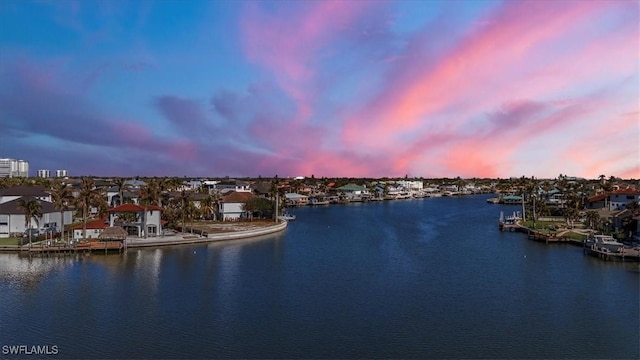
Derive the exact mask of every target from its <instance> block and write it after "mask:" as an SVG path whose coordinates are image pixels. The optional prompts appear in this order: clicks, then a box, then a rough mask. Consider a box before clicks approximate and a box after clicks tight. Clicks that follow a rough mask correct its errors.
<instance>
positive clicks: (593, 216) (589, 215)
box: [585, 210, 600, 230]
mask: <svg viewBox="0 0 640 360" xmlns="http://www.w3.org/2000/svg"><path fill="white" fill-rule="evenodd" d="M585 217H586V222H587V225H588V226H589V229H592V230H595V229H596V228H597V226H598V224H599V223H600V215H598V212H597V211H595V210H589V211H587V212H586V214H585Z"/></svg>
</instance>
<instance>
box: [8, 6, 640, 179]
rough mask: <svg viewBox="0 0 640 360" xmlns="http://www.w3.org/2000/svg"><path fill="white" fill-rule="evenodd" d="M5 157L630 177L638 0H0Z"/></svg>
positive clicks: (117, 169)
mask: <svg viewBox="0 0 640 360" xmlns="http://www.w3.org/2000/svg"><path fill="white" fill-rule="evenodd" d="M0 158H16V159H24V160H27V161H29V166H30V171H31V175H32V176H35V172H36V170H37V169H50V170H52V171H55V170H56V169H67V170H68V171H69V175H71V176H80V175H94V176H178V177H183V176H187V177H223V176H231V177H257V176H262V177H273V176H276V175H277V176H278V177H294V176H312V175H313V176H315V177H316V178H319V177H404V176H409V177H424V178H439V177H457V176H460V177H463V178H471V177H482V178H484V177H491V178H498V177H501V178H505V177H513V176H515V177H520V176H527V177H530V176H535V177H538V178H555V177H557V176H558V175H559V174H564V175H569V176H579V177H585V178H597V177H598V176H600V175H605V176H606V177H607V178H608V177H610V176H617V177H622V178H636V179H638V178H640V2H639V1H623V0H619V1H596V0H590V1H544V0H534V1H515V0H508V1H482V0H474V1H455V0H454V1H429V0H420V1H409V0H406V1H383V0H374V1H367V0H352V1H337V0H333V1H303V0H295V1H287V0H278V1H215V0H206V1H197V0H187V1H173V0H164V1H121V0H118V1H109V0H101V1H97V0H86V1H65V0H56V1H27V0H2V1H0Z"/></svg>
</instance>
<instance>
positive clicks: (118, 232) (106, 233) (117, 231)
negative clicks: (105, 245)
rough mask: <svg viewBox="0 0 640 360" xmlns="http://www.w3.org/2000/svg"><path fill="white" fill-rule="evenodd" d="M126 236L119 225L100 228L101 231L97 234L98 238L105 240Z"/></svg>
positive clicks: (120, 238) (124, 237) (121, 238)
mask: <svg viewBox="0 0 640 360" xmlns="http://www.w3.org/2000/svg"><path fill="white" fill-rule="evenodd" d="M126 238H127V231H126V230H125V229H123V228H121V227H120V226H110V227H108V228H105V229H104V230H102V233H101V234H100V235H98V239H107V240H124V239H126Z"/></svg>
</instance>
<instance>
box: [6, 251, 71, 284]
mask: <svg viewBox="0 0 640 360" xmlns="http://www.w3.org/2000/svg"><path fill="white" fill-rule="evenodd" d="M80 256H83V255H72V256H52V257H33V256H32V257H28V256H23V255H20V254H0V284H3V285H6V286H9V288H10V289H22V288H33V287H36V286H37V285H38V284H39V283H40V282H41V281H42V280H43V279H44V278H45V277H46V275H47V274H48V273H50V272H54V271H62V270H64V269H65V268H69V267H71V266H72V265H73V264H74V263H75V262H76V261H78V258H79V257H80Z"/></svg>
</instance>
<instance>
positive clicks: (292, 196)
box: [284, 193, 308, 200]
mask: <svg viewBox="0 0 640 360" xmlns="http://www.w3.org/2000/svg"><path fill="white" fill-rule="evenodd" d="M284 196H285V197H286V198H287V199H290V200H296V199H306V198H307V197H308V196H307V195H301V194H296V193H286V194H284Z"/></svg>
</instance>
